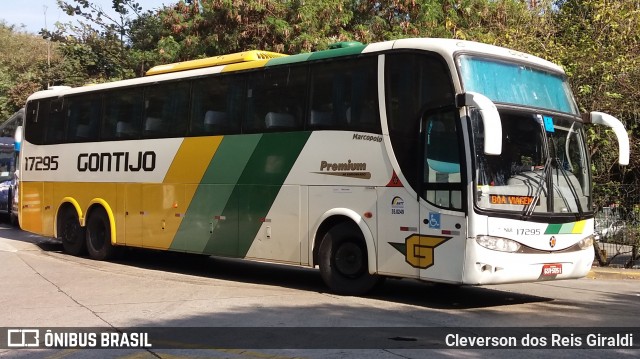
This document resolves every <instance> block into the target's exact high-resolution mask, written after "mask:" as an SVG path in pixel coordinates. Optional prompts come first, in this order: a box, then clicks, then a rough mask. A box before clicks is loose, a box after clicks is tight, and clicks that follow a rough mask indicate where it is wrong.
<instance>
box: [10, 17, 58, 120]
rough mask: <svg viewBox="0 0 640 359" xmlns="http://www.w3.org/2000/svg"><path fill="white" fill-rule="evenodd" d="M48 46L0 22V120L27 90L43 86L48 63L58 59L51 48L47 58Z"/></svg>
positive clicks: (20, 102) (22, 100)
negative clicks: (49, 55)
mask: <svg viewBox="0 0 640 359" xmlns="http://www.w3.org/2000/svg"><path fill="white" fill-rule="evenodd" d="M48 46H49V44H48V43H47V42H46V41H45V40H43V39H41V38H39V37H37V36H34V35H31V34H28V33H26V32H21V31H19V30H17V29H16V27H15V26H9V25H6V24H5V23H4V22H0V121H4V120H6V119H7V118H8V117H9V116H10V115H11V114H13V113H14V112H15V111H16V110H18V109H19V108H20V107H23V106H24V103H25V101H26V99H27V97H28V96H29V95H30V94H31V93H33V92H35V91H37V90H40V89H43V88H46V85H47V79H48V77H49V74H50V73H51V69H50V67H49V66H48V63H49V62H51V63H53V64H55V63H56V62H57V61H58V59H59V57H58V56H56V53H55V47H54V48H53V49H52V51H51V57H50V58H49V59H48Z"/></svg>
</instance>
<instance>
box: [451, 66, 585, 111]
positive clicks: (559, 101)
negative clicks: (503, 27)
mask: <svg viewBox="0 0 640 359" xmlns="http://www.w3.org/2000/svg"><path fill="white" fill-rule="evenodd" d="M458 63H459V66H460V72H461V75H462V82H463V86H464V88H465V91H472V92H478V93H481V94H483V95H485V96H487V97H488V98H489V99H491V100H492V101H493V102H495V103H505V104H514V105H521V106H527V107H535V108H540V109H545V110H551V111H556V112H564V113H570V114H572V115H579V111H578V108H577V106H576V104H575V101H574V100H573V96H572V94H571V90H570V88H569V85H568V83H567V82H566V79H565V77H564V76H562V75H561V74H555V73H551V72H546V71H541V70H538V69H535V68H532V67H529V66H525V65H523V64H519V63H510V62H504V61H499V60H493V59H487V58H479V57H475V56H468V55H465V56H460V57H459V60H458Z"/></svg>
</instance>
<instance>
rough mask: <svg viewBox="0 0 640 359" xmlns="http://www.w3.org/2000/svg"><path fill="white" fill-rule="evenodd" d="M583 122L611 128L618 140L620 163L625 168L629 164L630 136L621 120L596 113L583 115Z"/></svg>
mask: <svg viewBox="0 0 640 359" xmlns="http://www.w3.org/2000/svg"><path fill="white" fill-rule="evenodd" d="M582 120H583V121H584V122H585V123H594V124H596V125H605V126H607V127H610V128H611V129H612V130H613V133H615V134H616V137H617V139H618V163H619V164H621V165H623V166H626V165H628V164H629V152H630V147H629V135H628V134H627V131H626V130H625V129H624V125H623V124H622V122H620V120H618V119H617V118H615V117H613V116H611V115H609V114H606V113H603V112H595V111H594V112H591V113H585V114H583V115H582Z"/></svg>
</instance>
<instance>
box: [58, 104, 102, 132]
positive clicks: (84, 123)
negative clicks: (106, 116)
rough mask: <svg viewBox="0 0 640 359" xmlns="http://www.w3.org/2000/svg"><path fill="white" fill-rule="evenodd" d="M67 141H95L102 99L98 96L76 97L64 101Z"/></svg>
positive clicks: (98, 127)
mask: <svg viewBox="0 0 640 359" xmlns="http://www.w3.org/2000/svg"><path fill="white" fill-rule="evenodd" d="M65 108H66V116H67V140H68V141H70V142H87V141H96V140H97V139H98V135H99V132H100V119H101V116H102V99H101V98H100V96H99V95H86V96H76V97H70V98H67V99H65Z"/></svg>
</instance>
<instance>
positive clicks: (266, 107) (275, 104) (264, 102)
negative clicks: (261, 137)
mask: <svg viewBox="0 0 640 359" xmlns="http://www.w3.org/2000/svg"><path fill="white" fill-rule="evenodd" d="M306 74H307V71H306V67H290V68H288V67H285V68H267V69H266V70H264V71H260V72H255V73H253V74H251V76H250V79H249V86H248V88H247V98H246V103H247V105H246V114H245V118H244V125H243V130H244V131H245V132H261V131H294V130H300V129H302V123H303V118H304V117H303V115H304V108H305V98H306V92H307V91H306V87H307V86H306V84H307V81H306Z"/></svg>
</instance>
